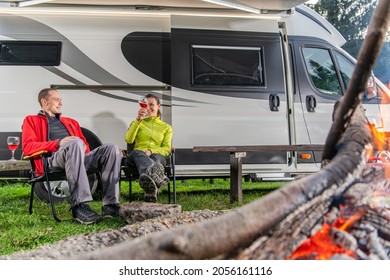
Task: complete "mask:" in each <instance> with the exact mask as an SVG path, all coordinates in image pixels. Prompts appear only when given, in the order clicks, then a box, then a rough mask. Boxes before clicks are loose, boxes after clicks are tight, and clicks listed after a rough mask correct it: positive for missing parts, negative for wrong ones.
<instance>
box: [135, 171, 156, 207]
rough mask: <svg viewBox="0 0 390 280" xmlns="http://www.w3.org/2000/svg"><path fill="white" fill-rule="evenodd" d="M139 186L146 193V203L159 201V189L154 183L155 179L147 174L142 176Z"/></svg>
mask: <svg viewBox="0 0 390 280" xmlns="http://www.w3.org/2000/svg"><path fill="white" fill-rule="evenodd" d="M139 185H140V186H141V188H142V189H143V190H144V192H145V196H144V198H145V201H146V202H156V201H157V192H158V188H157V186H156V184H155V182H154V181H153V179H152V178H151V177H150V176H149V175H147V174H145V173H144V174H141V176H139Z"/></svg>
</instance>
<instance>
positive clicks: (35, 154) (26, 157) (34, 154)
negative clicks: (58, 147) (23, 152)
mask: <svg viewBox="0 0 390 280" xmlns="http://www.w3.org/2000/svg"><path fill="white" fill-rule="evenodd" d="M47 152H48V151H47V150H42V151H39V152H36V153H33V154H31V155H28V156H24V157H23V159H31V158H33V157H36V156H42V155H43V154H46V153H47Z"/></svg>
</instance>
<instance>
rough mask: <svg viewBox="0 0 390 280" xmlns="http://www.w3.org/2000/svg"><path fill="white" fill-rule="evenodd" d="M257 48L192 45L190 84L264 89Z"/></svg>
mask: <svg viewBox="0 0 390 280" xmlns="http://www.w3.org/2000/svg"><path fill="white" fill-rule="evenodd" d="M262 57H263V56H262V49H261V48H250V47H226V46H199V45H197V46H195V45H193V46H192V85H199V86H204V85H207V86H240V87H242V86H264V71H263V59H262Z"/></svg>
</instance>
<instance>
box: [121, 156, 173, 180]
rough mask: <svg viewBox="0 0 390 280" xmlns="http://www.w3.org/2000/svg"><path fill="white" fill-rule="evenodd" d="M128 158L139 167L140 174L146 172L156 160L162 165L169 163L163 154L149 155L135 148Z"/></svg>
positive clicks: (130, 162)
mask: <svg viewBox="0 0 390 280" xmlns="http://www.w3.org/2000/svg"><path fill="white" fill-rule="evenodd" d="M127 160H128V162H129V164H133V165H135V166H136V167H137V170H138V173H139V175H141V174H144V173H145V172H146V169H147V168H148V167H149V166H150V165H152V164H153V163H155V162H159V163H161V164H162V165H164V166H166V165H167V160H166V158H165V157H164V156H163V155H160V154H151V155H150V157H149V156H147V155H146V154H145V153H144V152H143V151H139V150H134V151H132V152H131V153H130V155H128V157H127Z"/></svg>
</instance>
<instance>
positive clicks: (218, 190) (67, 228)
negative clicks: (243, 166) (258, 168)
mask: <svg viewBox="0 0 390 280" xmlns="http://www.w3.org/2000/svg"><path fill="white" fill-rule="evenodd" d="M284 184H285V183H284V182H258V183H251V182H243V202H242V203H238V202H236V203H233V204H232V203H230V188H229V181H228V180H223V179H215V180H214V182H213V183H210V181H209V180H205V181H203V180H200V179H199V180H186V181H183V182H182V181H178V182H177V203H178V204H180V205H181V206H182V209H183V211H192V210H203V209H210V210H226V209H232V208H235V207H238V206H240V205H243V204H246V203H249V202H251V201H253V200H256V199H258V198H260V197H261V196H263V195H265V194H267V193H269V192H270V191H272V190H275V189H276V188H278V187H281V186H283V185H284ZM30 190H31V188H30V185H29V184H27V183H23V182H7V181H0V255H8V254H11V253H14V252H17V251H22V250H30V249H34V248H36V247H38V246H41V245H44V244H51V243H54V242H57V241H59V240H62V239H64V238H66V237H69V236H73V235H78V234H85V233H91V232H97V231H101V230H108V229H117V228H120V227H122V226H124V225H125V224H126V223H125V221H124V220H122V219H121V218H115V219H104V220H103V221H102V222H100V223H98V224H96V225H80V224H78V223H75V222H73V221H72V219H71V218H72V216H71V212H70V211H69V204H67V203H66V202H64V203H59V204H56V210H57V214H58V216H59V217H60V218H61V219H62V222H60V223H58V222H56V221H55V220H54V219H53V217H52V215H51V211H50V206H49V205H48V204H46V203H43V202H41V201H39V200H38V199H37V198H35V199H34V208H33V211H34V212H33V214H32V215H30V214H29V213H28V206H29V199H30ZM171 195H172V194H171ZM142 198H143V191H142V190H141V188H140V187H139V186H138V184H137V183H133V200H139V201H142ZM128 199H129V196H128V183H126V182H122V186H121V204H124V203H126V202H128ZM171 199H172V198H171ZM159 202H160V203H168V195H167V190H166V189H164V190H162V191H161V192H160V195H159ZM89 205H90V206H91V207H92V208H93V209H94V210H96V211H97V212H98V213H101V201H100V200H95V201H93V202H91V203H89Z"/></svg>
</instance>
